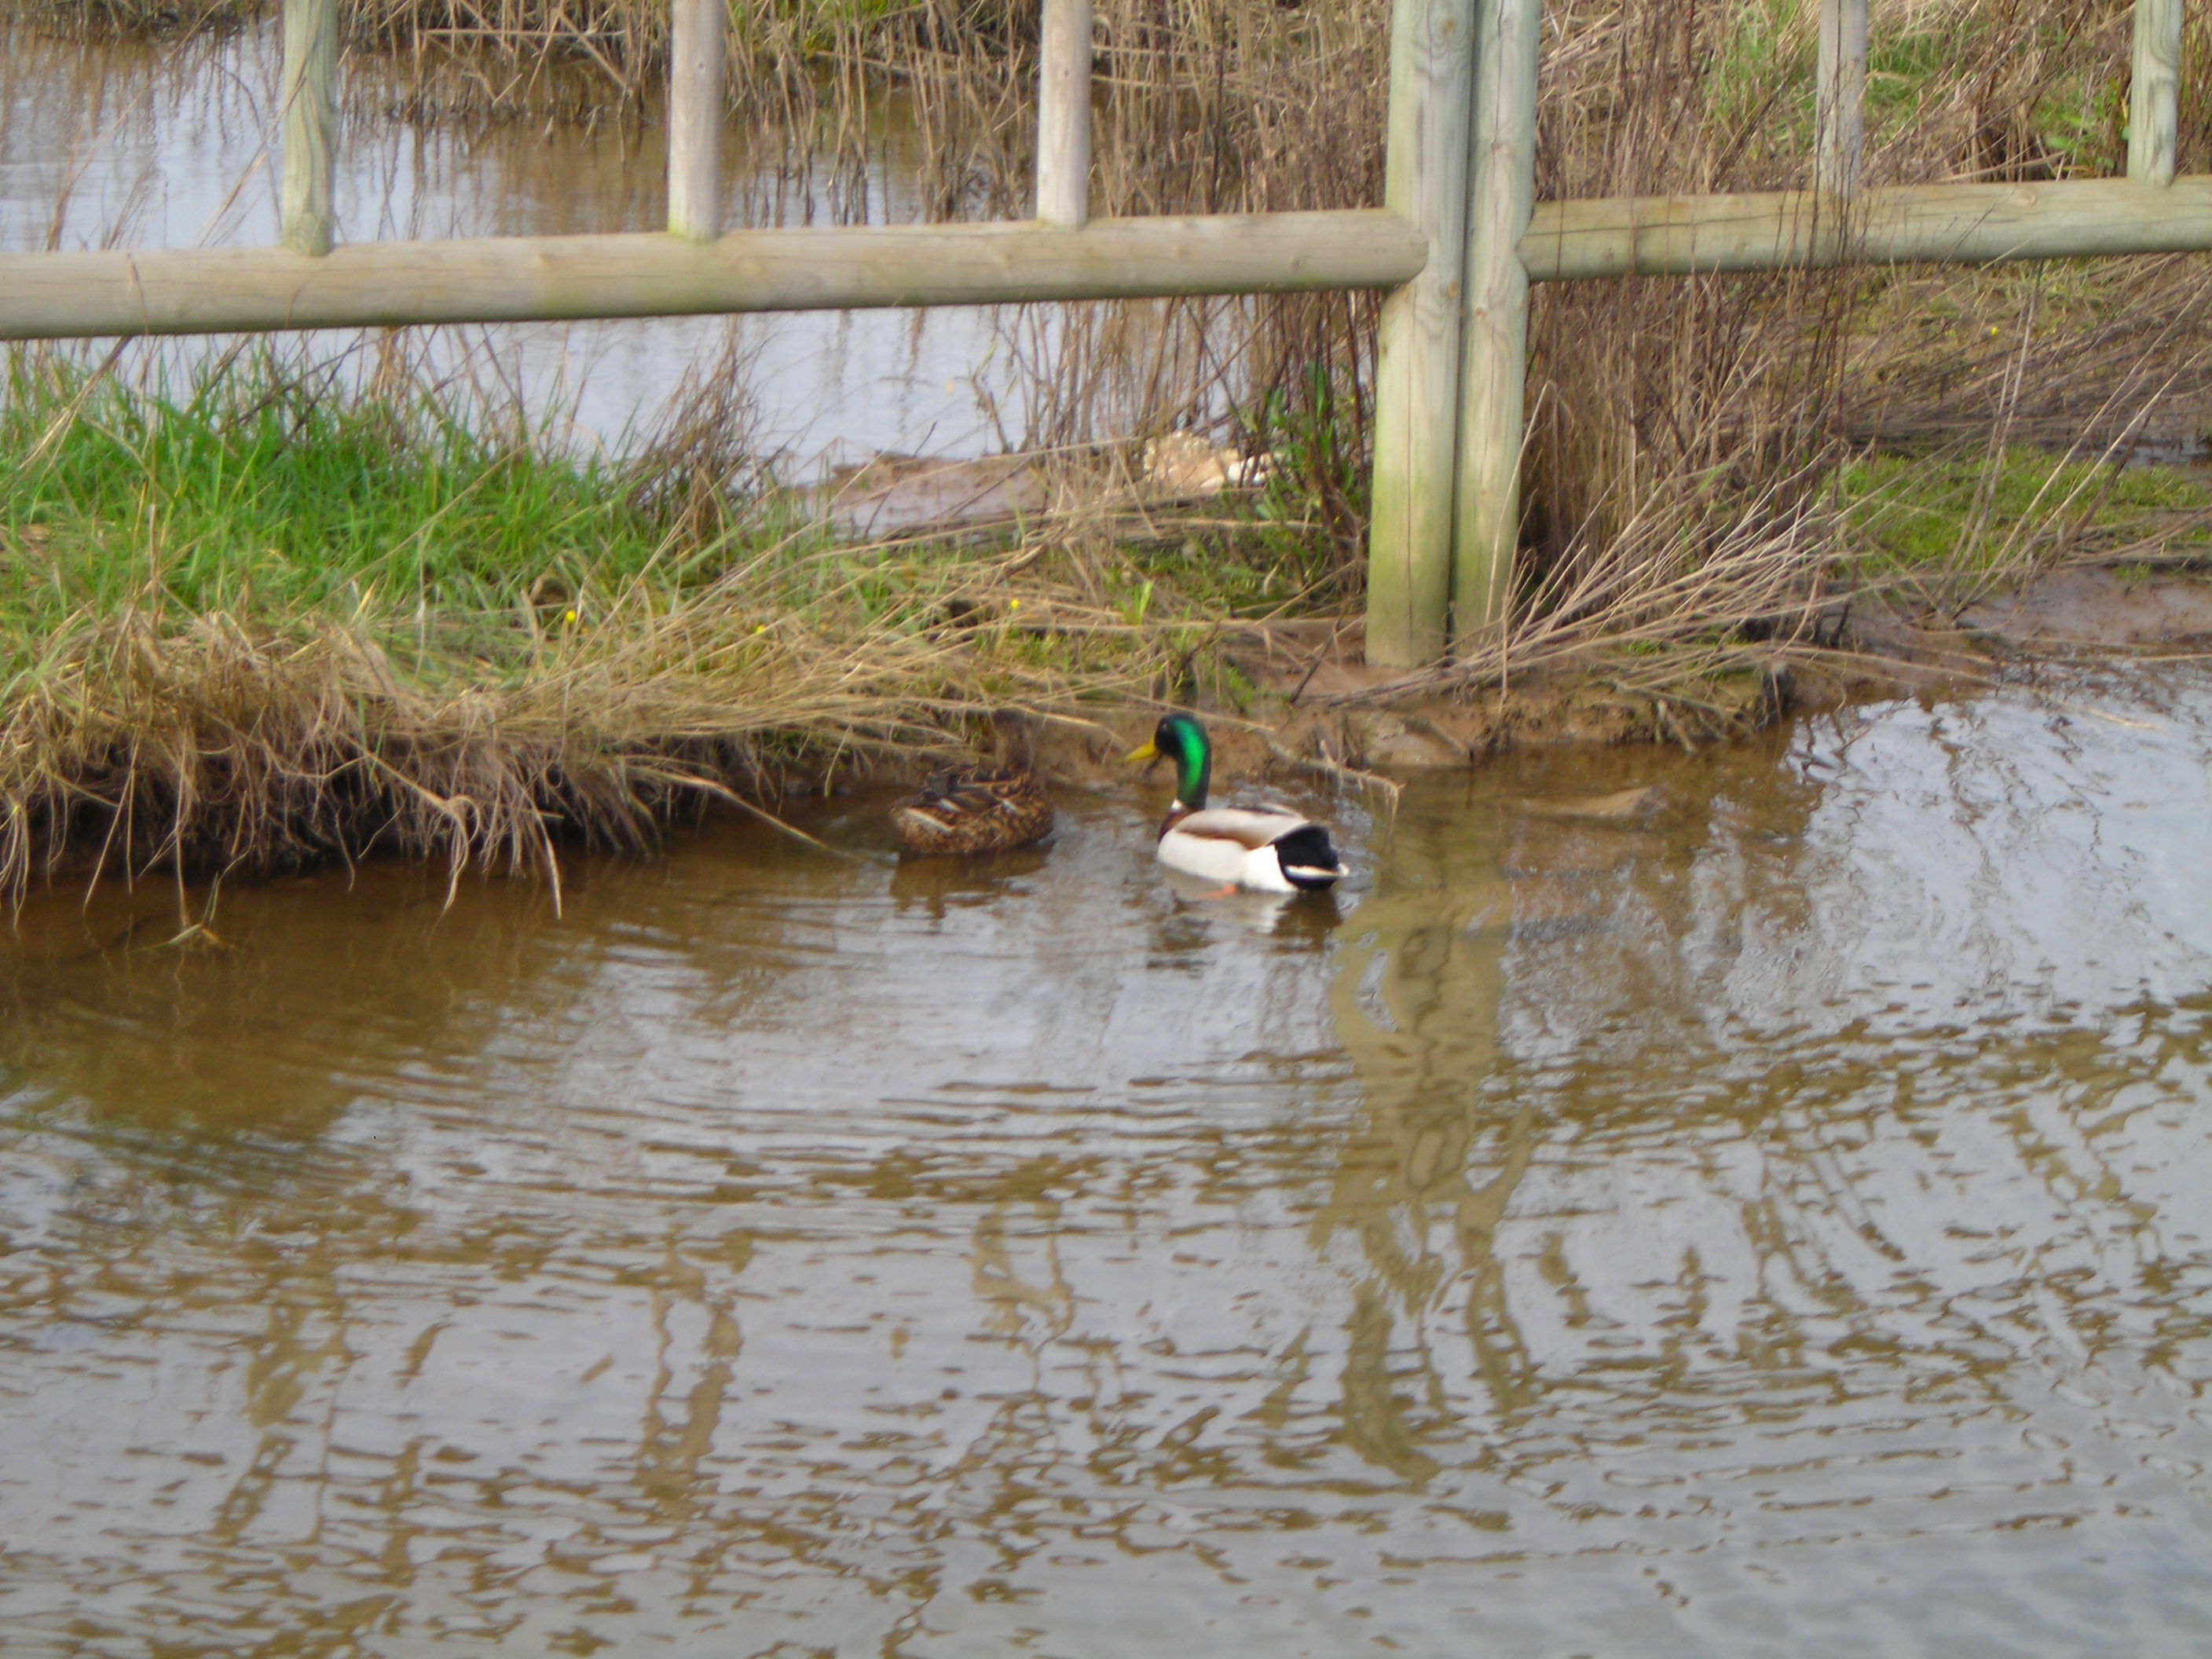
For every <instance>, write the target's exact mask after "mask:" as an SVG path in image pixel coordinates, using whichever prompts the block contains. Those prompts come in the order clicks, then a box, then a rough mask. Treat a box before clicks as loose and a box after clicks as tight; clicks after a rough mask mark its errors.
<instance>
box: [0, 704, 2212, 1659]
mask: <svg viewBox="0 0 2212 1659" xmlns="http://www.w3.org/2000/svg"><path fill="white" fill-rule="evenodd" d="M2208 761H2212V679H2196V680H2186V681H2179V682H2172V683H2168V684H2165V685H2163V686H2160V687H2157V688H2145V687H2136V688H2132V689H2130V688H2120V689H2114V688H2106V690H2094V689H2077V690H2075V691H2074V692H2072V693H2069V695H2068V696H2066V697H2064V698H2063V699H2061V700H2057V701H2054V700H2053V699H2052V698H2051V696H2029V695H2027V694H2025V693H2006V694H2002V695H1998V696H1991V697H1989V698H1986V699H1984V700H1982V701H1979V702H1974V703H1972V704H1968V705H1963V706H1943V707H1935V708H1923V707H1922V706H1920V705H1918V704H1916V703H1902V704H1897V705H1893V706H1887V707H1882V708H1873V709H1869V710H1864V711H1861V712H1859V713H1857V714H1848V715H1845V716H1842V717H1827V718H1824V719H1822V720H1817V721H1813V722H1810V723H1806V724H1802V725H1800V726H1796V727H1794V728H1792V729H1790V730H1788V731H1786V732H1780V733H1778V734H1777V735H1776V736H1775V737H1774V738H1772V739H1771V740H1770V741H1767V742H1764V743H1761V744H1755V745H1750V746H1746V747H1741V748H1735V749H1729V750H1722V751H1717V752H1712V753H1708V754H1705V755H1703V756H1699V757H1686V756H1683V755H1680V754H1676V753H1668V752H1662V751H1656V750H1650V751H1647V750H1611V751H1604V752H1599V753H1583V754H1563V755H1553V756H1548V757H1547V756H1533V757H1522V758H1518V759H1512V760H1509V761H1506V762H1504V763H1498V764H1497V765H1494V766H1492V767H1491V768H1489V769H1486V770H1484V771H1482V772H1480V774H1477V775H1473V776H1472V777H1454V778H1449V779H1436V780H1432V781H1427V782H1425V783H1422V784H1420V785H1419V786H1418V787H1414V788H1413V789H1411V790H1409V792H1408V793H1407V797H1406V799H1405V801H1404V804H1403V806H1402V808H1401V811H1399V813H1398V815H1397V817H1396V819H1395V823H1387V822H1378V821H1376V819H1374V818H1372V817H1369V816H1367V815H1365V814H1364V813H1362V812H1361V811H1359V810H1358V807H1357V805H1356V803H1354V802H1352V801H1349V800H1342V799H1328V798H1324V797H1308V798H1303V799H1310V800H1311V801H1312V802H1313V804H1315V805H1323V806H1326V807H1328V810H1329V811H1331V812H1332V814H1333V815H1334V817H1335V820H1336V822H1337V823H1338V824H1339V826H1340V829H1342V831H1343V832H1344V839H1345V840H1346V842H1347V844H1348V847H1349V849H1350V851H1351V853H1352V857H1353V860H1354V862H1355V864H1356V865H1357V866H1358V879H1357V881H1356V883H1355V884H1353V885H1352V889H1351V890H1348V891H1346V892H1345V893H1343V894H1342V895H1340V896H1339V897H1338V898H1337V899H1336V901H1335V902H1334V903H1323V904H1313V903H1310V902H1303V901H1302V902H1298V903H1297V904H1293V905H1289V906H1284V907H1277V906H1275V905H1274V904H1273V903H1272V902H1260V901H1256V900H1255V901H1238V902H1227V903H1206V902H1191V901H1190V900H1188V899H1186V898H1184V897H1182V896H1178V895H1177V894H1176V892H1175V891H1173V890H1170V888H1169V887H1167V886H1166V885H1165V884H1164V883H1163V882H1162V881H1161V879H1160V878H1159V877H1158V874H1157V872H1156V870H1155V866H1153V865H1152V863H1151V862H1150V860H1149V858H1148V837H1149V826H1150V824H1151V823H1152V815H1153V813H1154V812H1155V811H1157V808H1158V800H1157V799H1156V797H1155V796H1154V795H1152V794H1150V793H1145V792H1143V791H1141V790H1137V789H1131V790H1127V791H1120V790H1114V791H1107V792H1103V793H1097V794H1094V795H1084V794H1078V795H1073V796H1070V797H1068V798H1067V799H1066V800H1065V801H1064V811H1063V817H1062V823H1061V827H1060V830H1059V833H1058V835H1057V837H1056V839H1055V840H1054V842H1053V843H1052V844H1050V845H1049V846H1048V847H1047V848H1043V849H1042V850H1040V851H1037V852H1035V853H1031V854H1024V855H1019V856H1017V857H1014V858H1012V859H1008V860H1004V861H1000V862H997V863H989V864H984V865H980V866H952V865H931V864H913V863H908V864H901V863H899V862H898V861H897V860H896V859H894V858H893V857H891V856H890V854H889V852H888V851H887V849H886V843H885V838H884V831H883V828H882V824H881V820H880V817H879V816H878V803H875V802H873V801H866V800H856V801H850V802H839V803H834V804H832V805H830V806H829V807H828V808H825V809H824V810H823V811H822V812H821V813H820V814H819V815H818V816H817V817H816V818H814V819H811V820H810V822H811V825H812V827H813V829H815V830H816V831H817V833H819V834H820V835H822V836H824V837H825V838H829V839H830V840H832V841H834V842H837V843H839V844H840V845H842V846H843V847H844V848H847V849H848V851H849V852H850V853H851V854H854V856H851V857H848V858H842V859H832V858H826V857H824V856H823V855H821V854H817V853H814V852H811V851H809V850H807V849H805V848H800V847H798V846H796V845H794V844H793V843H790V842H785V841H781V840H778V839H776V838H775V837H773V836H769V835H767V834H765V833H759V832H755V831H753V830H750V829H744V828H742V827H718V828H710V829H705V830H702V831H699V832H696V833H695V834H691V835H689V836H685V837H683V838H680V840H679V842H678V844H676V845H674V846H672V847H671V848H670V849H669V852H668V854H667V856H665V858H663V859H661V860H658V861H654V862H639V861H623V860H574V861H573V862H572V866H571V868H570V870H569V872H568V876H569V879H568V894H567V907H566V910H565V913H564V914H562V915H559V916H557V917H556V915H554V913H553V910H552V908H551V907H550V903H549V902H548V901H547V899H546V897H545V896H544V894H543V893H542V891H540V890H537V889H535V888H533V887H532V886H530V885H528V884H524V883H520V882H483V883H476V882H471V883H465V884H463V885H462V887H461V889H460V891H459V896H458V899H457V901H456V902H455V903H454V904H453V908H451V909H450V910H447V909H443V908H441V898H442V896H443V895H442V889H441V884H439V883H438V882H437V881H435V879H433V878H428V877H427V876H425V875H424V874H422V873H421V872H409V871H404V870H400V869H394V868H385V867H371V868H367V869H363V870H362V871H360V872H356V874H355V875H353V876H352V877H351V878H348V877H347V876H346V875H345V874H344V873H343V872H331V873H325V874H319V875H314V876H309V877H301V878H292V879H285V880H279V881H274V882H270V883H269V884H264V885H261V886H258V887H252V888H247V887H239V888H236V889H234V890H231V891H229V892H228V893H226V894H224V895H223V896H222V900H221V902H220V905H219V908H218V909H217V910H216V916H215V921H214V927H213V932H214V933H215V935H216V939H214V940H213V941H210V940H209V939H207V937H206V936H205V935H204V934H202V935H196V936H194V937H193V938H192V939H187V940H185V941H184V942H183V943H181V944H179V943H178V942H176V940H175V934H176V932H177V917H178V914H179V911H178V904H179V899H178V896H177V895H176V894H175V893H174V892H173V891H172V890H167V889H161V888H153V889H143V890H140V891H139V892H137V894H135V895H128V896H125V895H119V894H118V895H112V896H105V897H102V898H100V899H99V900H97V901H96V902H93V903H92V904H91V905H90V906H89V907H83V906H81V905H80V904H79V903H78V902H77V901H76V899H75V898H74V897H71V896H52V897H50V898H48V899H46V900H42V901H40V902H37V903H35V904H33V906H32V907H31V908H29V910H28V911H27V913H26V914H25V915H24V916H23V917H22V919H21V923H20V925H19V927H18V928H17V930H16V932H15V936H14V939H13V941H12V943H11V944H10V945H9V947H8V949H7V951H6V953H5V956H4V970H0V1632H4V1635H3V1636H0V1645H4V1648H5V1650H6V1651H7V1652H8V1653H9V1655H10V1656H14V1655H18V1654H25V1655H64V1654H66V1655H103V1656H104V1655H149V1654H156V1653H159V1654H185V1653H191V1654H226V1655H228V1654H316V1655H324V1654H327V1655H415V1654H443V1653H448V1652H452V1653H474V1652H481V1651H486V1650H491V1649H492V1647H493V1646H494V1645H495V1644H496V1650H498V1651H500V1652H502V1653H509V1652H512V1653H581V1652H589V1651H594V1650H604V1651H606V1652H610V1653H620V1654H624V1655H629V1654H647V1653H671V1654H681V1655H702V1656H706V1655H714V1656H740V1655H758V1654H775V1655H780V1656H793V1655H816V1654H832V1655H836V1656H859V1655H879V1654H900V1655H913V1656H921V1655H948V1656H950V1655H961V1656H970V1655H992V1654H1008V1655H1012V1654H1050V1655H1072V1656H1115V1659H1120V1656H1153V1655H1164V1654H1188V1653H1194V1652H1208V1653H1219V1654H1223V1655H1231V1656H1243V1655H1254V1656H1259V1655H1265V1656H1270V1659H1274V1656H1289V1655H1332V1656H1333V1655H1347V1654H1353V1653H1366V1652H1370V1651H1376V1652H1400V1653H1418V1654H1429V1655H1441V1654H1446V1653H1468V1652H1480V1653H1482V1654H1485V1655H1507V1656H1521V1655H1528V1656H1540V1655H1541V1656H1554V1655H1571V1654H1604V1655H1636V1656H1644V1655H1669V1656H1672V1655H1680V1656H1736V1655H1741V1656H1765V1655H1775V1654H1785V1653H1786V1654H1789V1655H1791V1656H1805V1655H1825V1654H1838V1655H1843V1654H1866V1653H1870V1652H1877V1651H1878V1652H1881V1653H1883V1654H1891V1655H1894V1654H1929V1655H1942V1656H1947V1659H1948V1656H1959V1655H1977V1656H1978V1655H1992V1656H1994V1655H2051V1654H2087V1653H2094V1654H2113V1655H2121V1654H2125V1655H2130V1656H2142V1655H2167V1654H2172V1655H2181V1654H2191V1655H2194V1654H2201V1653H2203V1652H2204V1651H2206V1650H2208V1648H2212V1525H2208V1516H2207V1513H2206V1508H2205V1504H2206V1498H2207V1497H2208V1493H2212V1474H2208V1465H2212V1401H2208V1400H2207V1398H2206V1395H2205V1388H2206V1381H2207V1379H2208V1377H2212V1140H2209V1139H2208V1131H2212V1103H2208V1100H2207V1095H2208V1085H2212V955H2208V951H2212V885H2208V884H2207V882H2206V881H2205V879H2204V872H2205V871H2206V869H2207V867H2208V835H2212V831H2208V829H2207V824H2208V822H2212V811H2208V809H2212V782H2208V769H2207V768H2208ZM1638 787H1651V788H1652V789H1653V791H1654V793H1653V795H1652V796H1651V797H1650V803H1649V807H1648V810H1645V811H1640V812H1631V813H1624V812H1622V811H1620V805H1619V801H1618V799H1614V800H1613V801H1611V802H1607V803H1605V804H1604V805H1603V809H1602V815H1601V816H1596V817H1591V816H1584V815H1582V813H1581V811H1580V808H1579V806H1578V803H1580V802H1582V801H1583V799H1585V798H1594V797H1606V796H1616V797H1617V794H1618V792H1620V791H1623V790H1627V789H1632V788H1638ZM203 902H204V890H199V889H193V890H189V891H188V892H187V893H186V895H185V903H186V905H187V906H188V907H190V908H192V910H193V913H194V914H197V907H198V906H199V905H201V904H202V903H203Z"/></svg>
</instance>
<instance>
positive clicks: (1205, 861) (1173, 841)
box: [1129, 714, 1346, 893]
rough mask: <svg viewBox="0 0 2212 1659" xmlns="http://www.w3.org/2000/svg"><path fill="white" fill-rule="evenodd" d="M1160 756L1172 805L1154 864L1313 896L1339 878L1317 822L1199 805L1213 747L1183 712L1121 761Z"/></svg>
mask: <svg viewBox="0 0 2212 1659" xmlns="http://www.w3.org/2000/svg"><path fill="white" fill-rule="evenodd" d="M1162 755H1164V756H1166V757H1168V758H1169V759H1170V760H1171V761H1173V762H1174V763H1175V767H1176V798H1175V805H1172V806H1170V808H1168V815H1167V817H1165V818H1164V819H1163V820H1161V823H1160V846H1159V860H1160V862H1161V863H1162V864H1164V865H1166V866H1168V868H1170V870H1181V871H1183V872H1186V873H1187V874H1189V875H1194V876H1203V877H1205V878H1207V879H1208V880H1211V881H1218V882H1222V883H1224V884H1226V885H1227V886H1230V887H1249V888H1252V889H1254V890H1256V891H1258V892H1262V893H1297V892H1313V891H1318V890H1322V889H1326V888H1328V887H1333V886H1334V885H1335V884H1337V883H1338V882H1340V881H1341V880H1342V879H1343V878H1344V876H1345V874H1346V872H1345V868H1344V860H1341V859H1340V858H1339V857H1337V855H1336V848H1334V846H1333V845H1331V844H1330V842H1329V839H1328V830H1326V829H1322V827H1321V825H1319V824H1318V823H1313V822H1311V821H1310V819H1306V818H1302V817H1299V816H1298V815H1297V813H1295V812H1288V811H1283V810H1282V809H1281V808H1279V807H1262V808H1260V809H1258V810H1250V809H1244V808H1238V807H1233V806H1213V807H1209V806H1208V805H1206V785H1207V784H1208V782H1209V781H1211V780H1212V775H1213V750H1212V745H1211V744H1208V743H1207V742H1206V728H1205V727H1204V726H1200V724H1199V723H1198V722H1197V721H1196V720H1193V719H1192V718H1191V717H1190V716H1189V715H1188V714H1170V715H1168V716H1167V717H1166V718H1165V719H1164V720H1161V722H1160V723H1159V726H1158V729H1157V730H1155V731H1154V732H1153V733H1152V741H1151V742H1150V743H1148V744H1146V745H1145V746H1144V747H1143V748H1141V749H1139V750H1136V751H1135V752H1134V753H1133V754H1132V755H1131V756H1130V757H1129V758H1130V759H1131V760H1133V761H1148V760H1152V759H1155V758H1157V757H1159V756H1162Z"/></svg>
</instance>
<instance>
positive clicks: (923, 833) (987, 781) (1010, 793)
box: [891, 766, 1052, 854]
mask: <svg viewBox="0 0 2212 1659" xmlns="http://www.w3.org/2000/svg"><path fill="white" fill-rule="evenodd" d="M891 822H892V823H895V824H896V825H897V826H898V832H899V838H900V839H901V840H902V841H903V842H906V844H907V846H908V848H911V849H912V850H913V851H915V852H917V853H959V854H974V853H1003V852H1005V851H1006V850H1007V849H1008V848H1014V847H1026V846H1028V845H1029V844H1030V842H1033V841H1036V840H1039V839H1040V838H1042V836H1043V835H1044V834H1045V832H1046V831H1047V830H1048V829H1051V828H1052V802H1051V801H1049V800H1048V799H1046V798H1045V793H1044V791H1043V790H1042V789H1041V788H1040V787H1038V786H1037V781H1036V778H1035V777H1033V776H1032V775H1030V774H1029V773H1027V772H1023V771H1017V770H1014V769H991V768H987V767H980V766H971V767H969V768H967V769H964V770H962V771H957V772H939V773H938V774H937V775H936V776H934V777H933V778H931V779H930V781H928V782H927V783H925V784H924V785H922V787H921V793H918V794H916V795H915V797H914V798H913V799H911V800H908V801H905V802H902V804H901V805H898V806H897V807H896V808H895V809H893V811H892V812H891Z"/></svg>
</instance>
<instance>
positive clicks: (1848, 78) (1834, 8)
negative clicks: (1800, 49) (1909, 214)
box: [1813, 0, 1867, 196]
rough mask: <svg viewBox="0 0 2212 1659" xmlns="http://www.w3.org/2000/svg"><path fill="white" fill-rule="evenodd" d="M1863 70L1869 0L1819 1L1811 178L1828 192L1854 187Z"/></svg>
mask: <svg viewBox="0 0 2212 1659" xmlns="http://www.w3.org/2000/svg"><path fill="white" fill-rule="evenodd" d="M1866 75H1867V0H1820V69H1819V70H1818V72H1817V76H1816V78H1815V80H1814V103H1813V110H1814V116H1813V119H1814V128H1813V131H1814V139H1813V183H1814V187H1815V188H1816V189H1818V190H1820V191H1824V192H1825V193H1826V194H1828V195H1830V196H1853V195H1856V194H1857V192H1858V187H1859V168H1860V162H1861V158H1862V156H1863V154H1864V151H1865V148H1866Z"/></svg>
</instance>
